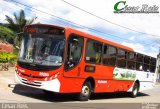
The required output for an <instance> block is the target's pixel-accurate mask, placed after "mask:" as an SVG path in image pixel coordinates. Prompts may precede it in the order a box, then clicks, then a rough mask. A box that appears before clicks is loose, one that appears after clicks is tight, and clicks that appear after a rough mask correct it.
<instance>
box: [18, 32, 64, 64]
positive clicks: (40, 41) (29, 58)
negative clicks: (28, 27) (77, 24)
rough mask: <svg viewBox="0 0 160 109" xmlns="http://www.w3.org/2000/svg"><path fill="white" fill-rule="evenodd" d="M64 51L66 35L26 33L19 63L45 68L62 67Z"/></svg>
mask: <svg viewBox="0 0 160 109" xmlns="http://www.w3.org/2000/svg"><path fill="white" fill-rule="evenodd" d="M63 51H64V35H52V34H39V33H25V34H24V35H23V39H22V44H21V50H20V53H19V60H18V61H19V62H25V63H32V64H36V65H43V66H60V65H61V64H62V61H63Z"/></svg>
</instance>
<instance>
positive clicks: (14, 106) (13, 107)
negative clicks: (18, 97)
mask: <svg viewBox="0 0 160 109" xmlns="http://www.w3.org/2000/svg"><path fill="white" fill-rule="evenodd" d="M1 108H2V109H28V108H29V107H28V104H26V103H2V104H1Z"/></svg>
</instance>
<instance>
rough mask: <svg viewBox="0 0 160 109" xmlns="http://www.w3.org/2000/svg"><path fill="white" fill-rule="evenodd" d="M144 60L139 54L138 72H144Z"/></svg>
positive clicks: (137, 59) (137, 57) (137, 58)
mask: <svg viewBox="0 0 160 109" xmlns="http://www.w3.org/2000/svg"><path fill="white" fill-rule="evenodd" d="M143 64H144V58H143V55H142V54H139V53H137V56H136V70H139V71H142V70H143V69H144V65H143Z"/></svg>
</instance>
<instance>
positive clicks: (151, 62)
mask: <svg viewBox="0 0 160 109" xmlns="http://www.w3.org/2000/svg"><path fill="white" fill-rule="evenodd" d="M156 61H157V60H156V58H151V61H150V69H149V70H150V72H151V73H155V70H156Z"/></svg>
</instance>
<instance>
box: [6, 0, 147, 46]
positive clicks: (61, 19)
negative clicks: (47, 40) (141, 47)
mask: <svg viewBox="0 0 160 109" xmlns="http://www.w3.org/2000/svg"><path fill="white" fill-rule="evenodd" d="M5 1H7V2H8V1H11V2H14V3H17V4H20V5H22V6H25V7H27V8H29V9H33V10H36V11H38V12H41V13H44V14H47V15H50V16H52V17H54V18H57V20H58V21H60V22H61V21H63V22H65V23H66V21H67V22H69V23H70V24H72V23H73V24H75V25H78V26H80V27H83V28H86V29H89V30H92V31H95V32H98V33H102V34H106V35H109V36H114V37H112V38H119V39H121V40H127V41H130V42H135V43H138V42H136V41H132V40H129V39H125V38H121V37H119V36H116V35H113V34H110V33H106V32H102V31H99V30H96V29H93V28H90V27H87V26H84V25H80V24H77V23H75V22H72V21H68V20H66V19H63V18H60V17H58V16H55V15H53V14H50V13H47V12H45V11H41V10H38V9H36V8H33V7H31V6H28V5H25V4H23V3H20V2H17V1H15V0H5ZM17 6H19V5H17ZM33 10H32V11H33ZM36 11H35V12H36ZM59 19H60V20H59ZM65 23H63V24H65ZM146 45H148V44H146Z"/></svg>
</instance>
